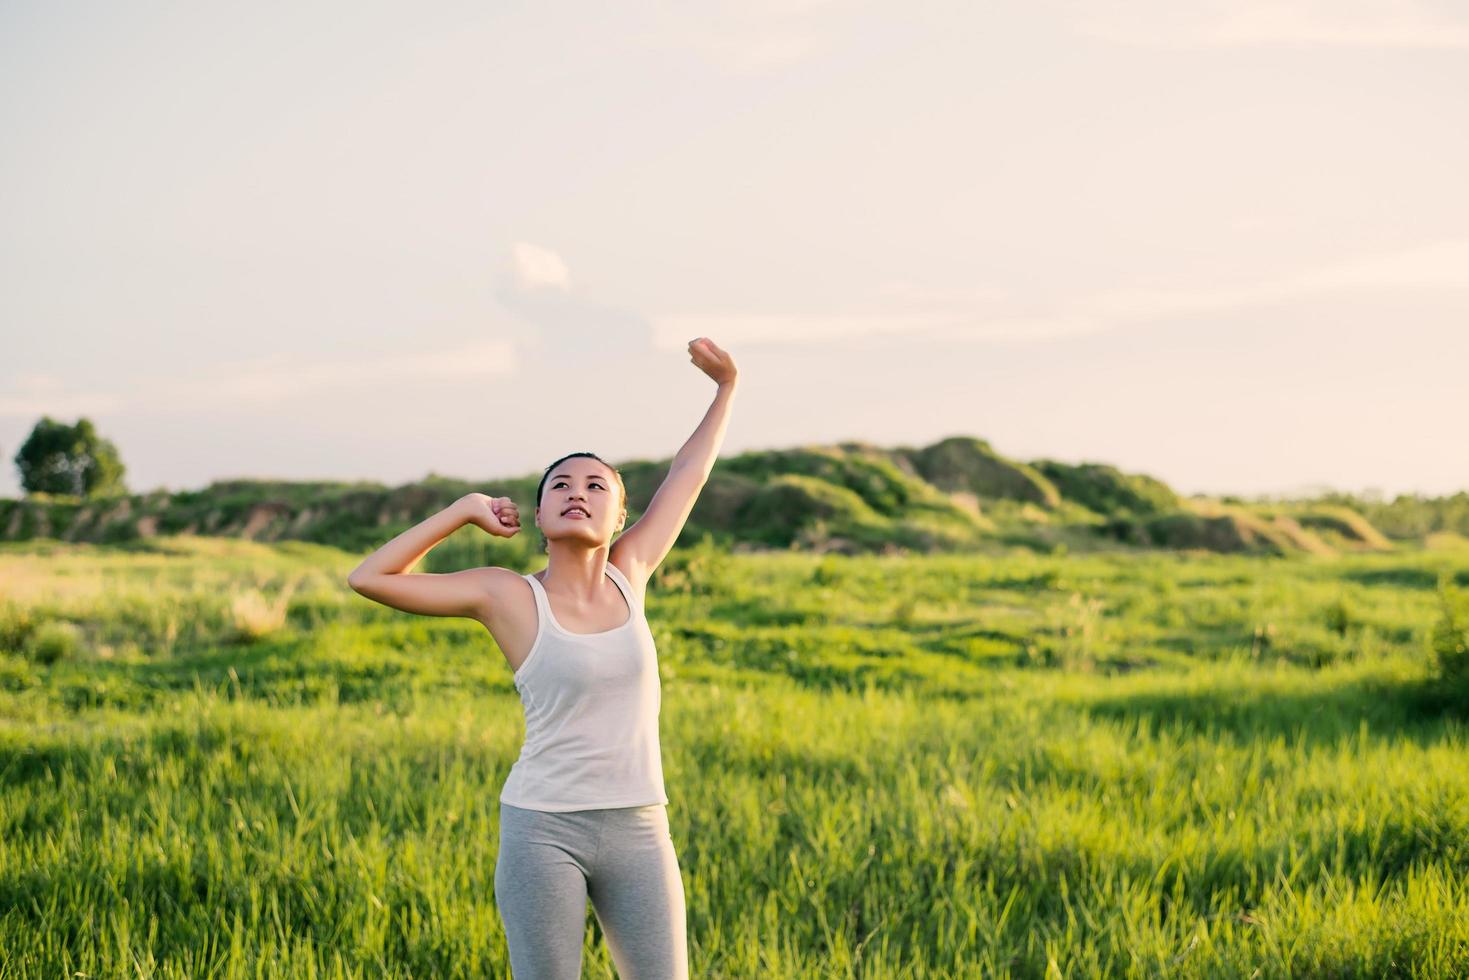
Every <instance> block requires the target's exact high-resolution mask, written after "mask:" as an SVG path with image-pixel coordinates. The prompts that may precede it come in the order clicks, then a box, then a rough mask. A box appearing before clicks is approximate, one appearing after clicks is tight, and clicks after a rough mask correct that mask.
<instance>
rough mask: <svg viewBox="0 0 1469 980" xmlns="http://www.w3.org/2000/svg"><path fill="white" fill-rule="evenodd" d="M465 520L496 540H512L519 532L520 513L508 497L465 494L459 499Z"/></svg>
mask: <svg viewBox="0 0 1469 980" xmlns="http://www.w3.org/2000/svg"><path fill="white" fill-rule="evenodd" d="M459 506H460V507H461V508H463V510H464V515H465V520H467V521H468V522H469V523H470V524H473V525H474V526H475V527H478V528H482V529H483V530H484V531H486V532H488V533H490V534H493V535H495V536H496V537H498V538H513V537H515V535H516V534H517V533H519V531H520V511H519V509H518V508H516V506H515V501H513V500H511V499H510V498H509V497H491V496H489V495H488V494H483V493H467V494H465V495H464V496H463V497H460V498H459Z"/></svg>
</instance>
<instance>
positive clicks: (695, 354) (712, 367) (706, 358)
mask: <svg viewBox="0 0 1469 980" xmlns="http://www.w3.org/2000/svg"><path fill="white" fill-rule="evenodd" d="M689 360H691V361H693V362H694V366H695V367H697V368H698V369H699V370H700V371H703V372H704V373H705V374H707V375H709V377H711V378H713V379H714V380H715V381H716V382H717V383H719V384H721V385H727V384H733V383H734V380H735V378H737V377H739V373H740V370H739V368H737V367H735V362H734V358H732V357H730V356H729V352H728V351H726V350H724V349H723V348H722V347H720V346H719V345H718V344H716V343H714V341H712V340H710V339H709V338H708V337H696V338H695V339H693V340H691V341H689Z"/></svg>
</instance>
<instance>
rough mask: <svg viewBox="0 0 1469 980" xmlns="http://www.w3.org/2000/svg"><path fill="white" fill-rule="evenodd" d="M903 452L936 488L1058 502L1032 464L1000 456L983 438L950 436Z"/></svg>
mask: <svg viewBox="0 0 1469 980" xmlns="http://www.w3.org/2000/svg"><path fill="white" fill-rule="evenodd" d="M903 452H904V455H906V456H907V458H908V460H909V462H910V463H911V464H912V466H913V468H914V469H915V470H917V471H918V472H919V473H920V474H922V475H923V478H924V479H925V480H927V481H928V482H929V483H931V484H933V485H934V486H936V487H938V488H939V489H940V490H946V491H950V492H953V491H958V490H965V491H968V492H970V493H973V494H975V495H977V496H979V497H999V498H1003V499H1009V500H1026V501H1029V502H1031V503H1034V504H1040V505H1042V506H1043V507H1055V506H1057V505H1058V504H1060V503H1061V493H1060V491H1058V490H1057V489H1056V486H1055V484H1053V483H1052V482H1051V481H1050V480H1048V479H1046V477H1045V476H1043V475H1042V474H1041V473H1040V472H1039V471H1037V470H1036V469H1035V468H1034V467H1031V466H1027V465H1026V464H1025V463H1021V462H1017V461H1016V460H1013V459H1006V458H1005V457H1004V456H1001V455H1000V454H999V453H997V452H995V450H994V449H993V448H991V446H990V444H989V443H988V442H986V441H985V440H983V439H975V438H973V437H970V436H952V437H950V438H948V439H942V440H940V441H938V442H936V443H934V444H933V445H931V446H925V447H923V448H922V449H917V450H913V449H909V450H904V451H903Z"/></svg>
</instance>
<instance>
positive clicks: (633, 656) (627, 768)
mask: <svg viewBox="0 0 1469 980" xmlns="http://www.w3.org/2000/svg"><path fill="white" fill-rule="evenodd" d="M604 567H605V568H606V574H607V576H608V577H609V578H611V579H612V581H613V582H614V583H615V584H616V586H617V588H618V589H619V590H620V591H621V592H622V597H623V598H624V599H625V600H627V608H628V618H627V621H626V622H625V623H623V624H622V625H621V626H614V627H613V628H612V629H610V630H603V631H602V632H600V633H572V632H569V631H567V630H566V629H564V628H563V627H562V626H561V624H560V623H558V622H556V616H555V614H554V613H552V612H551V603H550V600H549V599H547V598H546V590H545V588H544V587H542V585H541V583H540V582H539V581H538V580H537V579H536V577H535V576H534V575H525V576H523V578H525V580H526V581H528V582H530V587H531V592H532V593H534V595H535V599H536V612H537V620H538V622H537V627H536V638H535V640H534V641H533V642H532V643H531V648H530V653H528V654H526V657H525V660H524V661H523V662H522V663H521V665H520V667H519V668H518V669H517V670H516V671H515V688H516V690H518V691H519V692H520V701H521V704H522V705H523V706H524V708H525V742H524V744H523V745H522V746H521V749H520V757H519V758H517V759H516V760H515V763H514V764H513V765H512V766H511V767H510V774H509V775H508V776H507V777H506V778H505V785H504V786H503V787H502V788H501V790H500V801H501V802H502V803H509V804H510V805H511V806H518V807H524V808H525V809H528V810H553V811H562V810H593V809H607V808H611V807H624V806H645V805H647V804H649V803H667V802H668V796H667V794H666V793H665V792H664V789H663V761H662V758H661V756H660V750H659V743H658V712H659V708H660V706H661V702H662V695H661V692H660V689H659V683H658V652H657V649H656V648H655V646H654V643H653V633H652V631H651V630H650V629H649V628H648V619H647V616H646V615H645V614H644V612H643V607H642V603H640V602H639V601H638V600H637V599H636V598H635V597H634V595H633V588H632V585H631V584H630V583H629V582H628V580H627V578H626V577H625V576H624V575H623V574H622V570H621V569H620V568H618V567H617V566H616V565H614V564H612V563H611V562H610V561H609V562H607V563H606V564H605V566H604Z"/></svg>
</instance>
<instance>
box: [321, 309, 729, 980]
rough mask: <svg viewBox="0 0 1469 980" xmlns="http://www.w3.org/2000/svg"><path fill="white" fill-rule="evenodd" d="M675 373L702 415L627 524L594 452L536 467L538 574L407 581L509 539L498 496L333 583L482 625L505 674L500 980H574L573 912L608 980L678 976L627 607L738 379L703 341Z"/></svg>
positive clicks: (648, 641)
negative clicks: (429, 563)
mask: <svg viewBox="0 0 1469 980" xmlns="http://www.w3.org/2000/svg"><path fill="white" fill-rule="evenodd" d="M688 350H689V359H690V360H691V361H693V363H694V364H695V365H696V366H697V367H698V368H699V370H701V371H703V372H704V373H705V374H707V375H708V376H709V377H710V378H712V379H713V380H714V381H715V382H716V383H717V384H718V391H717V393H716V394H715V396H714V403H713V404H712V405H711V406H710V407H709V410H708V411H707V412H706V413H705V414H704V419H703V421H702V422H700V423H699V427H698V428H697V429H695V430H694V434H693V435H692V436H690V437H689V439H688V441H687V442H685V443H684V445H683V447H682V448H681V449H679V451H678V455H676V456H675V457H674V459H673V463H672V465H671V466H670V467H669V470H668V475H667V476H666V477H664V480H663V483H662V485H661V486H660V487H659V488H658V492H657V493H656V494H654V495H653V499H652V501H651V502H650V503H649V504H648V508H647V510H646V511H644V512H643V515H642V517H640V518H639V519H638V521H637V523H635V524H634V525H633V526H632V527H630V528H628V529H627V530H626V531H624V532H623V533H622V534H621V535H620V536H619V537H618V538H617V540H616V541H615V542H614V541H613V540H612V537H613V535H614V534H615V533H616V532H618V531H619V530H621V529H622V525H623V522H624V521H625V520H626V519H627V491H626V489H625V488H624V487H623V485H622V477H621V475H620V474H619V473H618V472H617V470H616V469H615V468H613V467H612V466H609V465H608V464H607V463H606V462H605V461H604V460H603V459H602V458H601V457H599V456H597V455H595V454H594V453H572V454H570V455H569V456H563V457H561V458H560V459H558V460H556V462H554V463H552V464H551V465H550V466H549V467H547V468H546V471H545V473H544V474H542V476H541V483H540V487H539V488H538V489H537V491H536V509H535V522H536V526H537V527H538V528H540V531H541V536H542V541H543V545H542V546H543V548H544V549H545V550H546V552H547V560H546V567H545V569H543V570H542V571H540V572H536V573H533V574H529V575H521V574H519V573H517V572H515V571H513V570H511V569H507V568H499V567H491V568H471V569H466V570H464V571H460V572H450V573H447V574H423V573H420V574H408V571H409V569H411V568H412V567H413V566H414V565H415V564H416V563H417V562H418V561H419V559H421V558H422V557H423V556H424V555H425V554H426V553H427V552H428V550H429V549H430V548H432V547H433V546H434V545H436V544H438V543H439V542H440V541H442V540H443V539H444V538H446V537H448V536H449V535H450V534H451V533H453V532H454V531H455V530H457V529H458V528H460V527H462V526H464V525H465V524H474V525H476V526H477V527H480V528H483V529H484V530H485V531H487V532H489V533H490V534H493V535H496V536H499V537H505V538H509V537H513V536H515V534H516V533H517V532H519V530H520V514H519V510H518V508H517V507H516V505H515V503H514V502H513V501H511V500H510V498H508V497H489V496H486V495H485V494H481V493H471V494H467V495H466V496H464V497H462V498H460V499H459V500H457V501H455V502H454V503H453V504H451V505H450V506H449V507H448V508H446V509H445V510H443V511H441V512H439V513H438V514H435V515H434V516H432V517H430V518H428V519H427V520H425V521H423V522H422V523H420V524H418V525H416V526H414V527H411V528H409V529H408V530H407V531H404V532H403V533H402V534H400V535H398V536H397V537H396V538H394V539H393V540H391V541H389V542H388V543H387V544H385V545H383V546H382V547H381V548H379V549H378V550H377V551H375V552H374V553H373V554H371V555H369V556H368V557H367V559H366V560H364V561H363V562H362V564H361V565H359V566H358V567H357V569H356V570H355V571H353V572H352V574H351V575H350V576H349V577H348V579H347V581H348V583H349V584H350V585H351V586H352V588H353V589H355V590H356V591H357V592H359V593H360V594H362V595H364V596H366V597H367V598H369V599H373V600H376V601H377V602H381V603H384V604H386V605H389V606H392V607H393V608H395V609H401V610H403V611H405V612H411V613H421V614H423V615H427V616H465V617H469V618H472V619H476V620H478V621H479V622H481V623H483V624H484V626H485V628H486V629H488V630H489V631H490V634H491V635H492V636H493V637H494V638H495V642H496V643H497V644H499V646H500V650H501V651H502V652H503V653H504V655H505V659H506V660H507V661H508V662H509V664H510V668H511V670H512V671H513V672H514V679H515V687H516V690H517V691H519V692H520V698H521V703H522V707H523V708H524V711H525V742H524V744H523V746H522V747H521V751H520V756H519V758H518V759H516V761H515V763H514V765H513V766H511V769H510V773H509V775H508V776H507V777H506V780H505V784H504V787H503V788H502V790H501V792H500V800H499V802H500V850H499V854H498V857H497V859H496V863H495V903H496V905H497V907H498V908H499V911H500V917H501V919H502V921H503V922H504V924H505V938H506V942H507V944H508V945H509V948H510V967H511V971H512V973H513V976H514V977H515V978H516V980H549V978H555V980H560V978H566V980H576V978H577V977H579V976H580V974H581V960H582V941H583V936H584V933H585V929H586V903H587V899H588V898H590V899H591V901H592V908H593V911H594V912H595V914H596V916H597V920H598V922H599V923H600V924H601V927H602V932H603V934H604V935H605V936H606V937H607V947H608V949H609V950H610V952H611V954H612V959H613V962H614V963H615V964H616V966H617V971H618V974H619V975H620V976H621V977H623V978H624V980H638V978H647V980H655V978H656V980H668V978H686V977H687V976H688V946H687V935H686V931H685V911H684V888H683V880H682V877H681V876H680V871H679V866H678V857H677V854H676V852H675V850H674V845H673V839H672V837H671V835H670V833H669V824H668V814H667V804H668V797H667V795H666V794H665V792H664V787H663V766H662V759H661V750H660V746H659V741H658V713H659V705H660V702H661V696H660V689H659V683H658V661H657V651H656V650H655V648H654V645H653V634H652V633H651V632H650V631H649V629H648V621H647V618H646V616H645V614H644V610H643V599H644V597H645V593H646V589H647V583H648V578H649V577H650V576H651V575H652V574H653V571H654V569H656V568H657V567H658V565H659V564H660V563H661V562H662V561H663V559H664V557H665V556H666V555H667V554H668V551H669V549H670V548H672V547H673V543H674V541H676V540H677V539H678V535H679V532H680V531H681V530H682V529H683V526H684V522H685V521H686V520H688V516H689V512H690V511H691V510H692V509H693V506H694V501H695V500H696V499H697V498H698V496H699V491H700V490H701V489H703V486H704V483H705V481H706V480H707V479H708V478H709V472H710V470H711V469H712V467H713V466H714V460H715V458H716V457H717V456H718V454H719V446H720V443H721V442H723V440H724V431H725V428H726V426H727V424H728V421H729V410H730V404H731V402H732V400H733V398H734V392H735V383H736V379H737V377H738V371H737V369H736V367H735V363H734V360H733V359H732V358H731V357H730V356H729V354H728V353H727V352H725V351H724V350H722V349H721V348H720V347H718V346H717V345H716V344H715V343H714V342H713V341H711V340H709V338H707V337H700V338H698V339H696V340H694V341H691V342H690V343H689V348H688Z"/></svg>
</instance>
